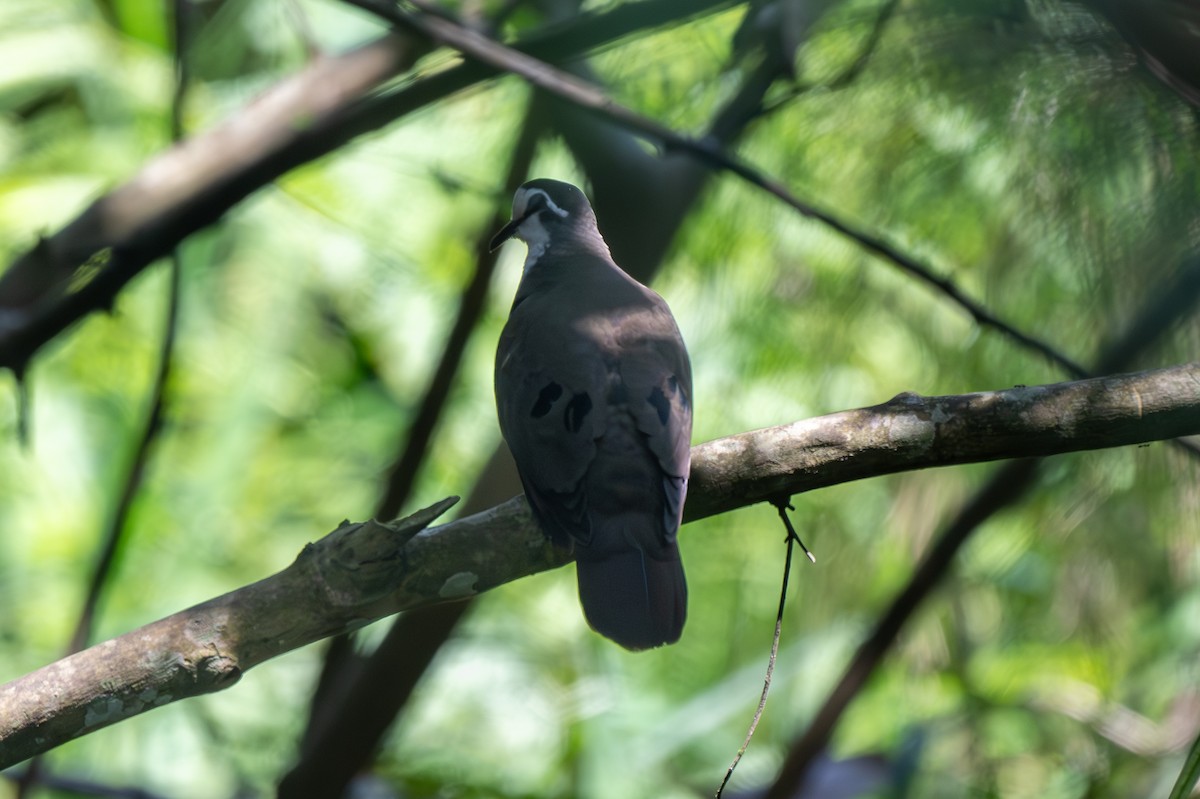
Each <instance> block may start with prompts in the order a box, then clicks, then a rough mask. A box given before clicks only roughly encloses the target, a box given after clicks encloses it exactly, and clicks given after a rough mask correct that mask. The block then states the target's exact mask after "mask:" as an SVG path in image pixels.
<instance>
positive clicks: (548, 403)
mask: <svg viewBox="0 0 1200 799" xmlns="http://www.w3.org/2000/svg"><path fill="white" fill-rule="evenodd" d="M562 393H563V388H562V386H560V385H559V384H558V383H553V382H551V383H547V384H546V386H545V387H544V388H543V389H542V390H541V391H540V392H538V398H537V402H535V403H533V409H532V410H530V411H529V415H530V416H532V417H533V418H534V419H541V418H542V417H543V416H545V415H546V414H548V413H550V408H552V407H553V406H554V402H555V401H556V400H557V399H558V398H559V397H561V396H562Z"/></svg>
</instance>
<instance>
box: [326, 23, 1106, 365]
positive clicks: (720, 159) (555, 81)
mask: <svg viewBox="0 0 1200 799" xmlns="http://www.w3.org/2000/svg"><path fill="white" fill-rule="evenodd" d="M346 2H348V3H351V4H353V5H356V6H359V7H361V8H365V9H368V10H370V11H371V12H372V13H375V14H378V15H379V16H380V17H382V18H383V19H386V20H388V21H389V22H392V23H393V24H395V25H397V26H400V27H403V28H404V29H406V30H409V31H415V32H418V33H421V34H423V35H424V36H427V37H429V38H431V39H433V40H435V41H438V42H440V43H442V44H445V45H447V46H449V47H453V48H454V49H456V50H458V51H460V52H461V53H463V54H464V55H466V56H467V57H469V58H472V59H475V60H477V61H480V62H482V63H484V64H488V65H490V66H492V67H495V68H496V69H498V70H503V71H505V72H511V73H512V74H514V75H519V76H520V77H522V78H524V79H525V80H526V81H528V82H529V83H530V84H532V85H534V86H536V87H537V88H539V89H541V90H543V91H545V92H548V93H550V94H553V95H554V96H556V97H560V98H562V99H563V100H567V101H569V102H571V103H573V104H575V105H578V106H580V107H581V108H585V109H587V110H589V111H593V112H595V113H597V114H599V115H600V116H601V117H603V118H605V119H607V120H609V121H612V122H615V123H617V124H619V125H621V126H623V127H625V128H627V129H629V130H631V131H634V132H636V133H638V134H641V135H642V136H644V137H646V138H647V139H648V140H650V141H651V142H652V143H657V144H660V145H661V146H663V147H665V148H666V149H668V150H678V151H682V152H687V153H690V154H691V155H693V156H695V157H696V158H698V159H699V160H700V161H702V162H703V163H705V164H707V165H709V166H711V167H713V168H716V169H722V170H726V171H728V172H731V173H733V174H734V175H737V176H738V177H740V178H741V179H742V180H744V181H746V182H747V183H749V184H750V185H752V186H755V187H757V188H759V189H761V190H763V191H765V192H767V193H768V194H771V195H773V196H774V197H776V198H777V199H779V200H781V201H783V202H784V203H786V204H787V205H788V206H790V207H791V208H793V209H794V210H796V211H797V212H799V213H800V214H801V215H803V216H805V217H808V218H810V219H815V220H817V221H818V222H821V223H822V224H824V225H825V226H826V227H828V228H830V229H832V230H834V231H835V232H837V233H839V234H841V235H843V236H845V237H847V238H849V239H851V240H852V241H854V242H856V243H858V244H859V245H860V246H861V247H863V248H864V249H866V250H868V251H870V252H872V253H874V254H875V255H877V256H879V257H880V258H882V259H883V260H884V261H886V262H888V263H891V264H892V265H893V266H896V267H897V268H899V269H900V270H902V271H903V272H905V273H907V274H909V275H911V276H913V277H915V278H917V279H919V280H921V281H922V282H924V283H926V284H928V285H930V286H932V287H933V288H935V289H937V290H938V291H939V292H941V293H942V294H944V295H945V296H946V297H948V298H950V299H951V300H953V301H954V302H955V303H956V304H957V305H958V306H959V307H961V308H962V309H963V310H965V311H966V312H967V313H968V314H969V315H970V316H971V318H972V319H974V320H975V322H976V323H977V324H979V325H981V326H984V327H990V328H992V329H994V330H997V331H999V332H1001V333H1003V334H1004V335H1005V336H1007V337H1009V338H1010V339H1012V340H1013V341H1015V342H1017V343H1018V344H1020V345H1021V346H1023V347H1025V348H1027V349H1030V350H1032V351H1034V352H1036V353H1038V354H1040V355H1041V356H1042V357H1044V358H1046V359H1047V360H1048V361H1050V362H1052V363H1055V364H1057V365H1058V366H1060V367H1061V368H1063V369H1064V370H1066V372H1067V373H1068V374H1070V375H1072V376H1075V377H1083V376H1086V375H1087V374H1088V372H1087V370H1085V369H1084V368H1083V367H1082V366H1080V365H1079V364H1078V363H1077V362H1075V361H1074V360H1072V359H1071V358H1069V357H1068V356H1066V355H1064V354H1063V353H1061V352H1059V351H1058V350H1057V349H1055V348H1054V347H1052V346H1051V345H1050V344H1048V343H1046V342H1044V341H1042V340H1040V339H1038V338H1037V337H1035V336H1032V335H1030V334H1028V333H1025V332H1023V331H1021V330H1019V329H1018V328H1016V327H1015V326H1014V325H1012V324H1010V323H1008V322H1006V321H1004V320H1002V319H1001V318H1000V317H999V316H997V315H996V314H994V313H992V312H991V311H989V310H988V309H987V308H985V307H984V306H983V305H982V304H981V303H979V302H977V301H976V300H974V299H972V298H971V297H969V296H968V295H967V294H966V293H965V292H964V291H963V290H962V289H960V288H959V287H958V286H957V284H955V283H954V282H953V281H951V280H949V279H948V278H946V277H943V276H941V275H938V274H937V273H936V272H934V271H933V270H932V269H930V268H929V267H927V266H925V265H924V264H922V263H920V262H919V261H917V260H916V259H915V258H913V257H912V256H910V255H908V254H906V253H903V252H901V251H900V250H898V249H897V248H895V247H893V246H892V245H891V244H889V243H888V242H886V241H885V240H884V239H883V238H881V237H879V236H876V235H874V234H871V233H867V232H866V231H864V230H862V229H860V228H858V227H856V226H854V225H852V224H850V223H849V222H846V221H845V220H843V219H841V218H839V217H837V216H835V215H834V214H833V213H831V212H829V211H827V210H824V209H822V208H819V207H818V206H816V205H815V204H813V203H809V202H805V201H802V200H800V199H799V198H797V197H796V196H795V195H793V194H792V193H791V192H790V191H789V190H788V188H787V187H786V186H784V185H783V184H782V183H780V182H779V181H776V180H773V179H771V178H768V177H767V176H766V175H764V174H763V173H762V172H760V171H759V170H758V169H756V168H755V167H753V166H751V165H750V164H748V163H746V162H744V161H742V160H740V159H738V158H736V157H734V156H733V155H730V154H729V153H727V152H725V150H724V149H723V148H722V147H720V146H719V145H717V144H715V143H713V142H711V141H708V140H697V139H692V138H690V137H687V136H684V135H682V134H679V133H677V132H675V131H674V130H672V129H670V128H668V127H666V126H665V125H662V124H660V123H658V122H656V121H654V120H652V119H650V118H649V117H646V116H643V115H642V114H639V113H637V112H636V111H634V110H632V109H630V108H627V107H625V106H623V105H621V104H620V103H618V102H617V101H616V100H614V99H612V98H611V97H609V96H608V95H607V94H606V93H605V92H604V90H603V89H601V88H600V87H598V86H596V85H594V84H591V83H588V82H586V81H584V80H581V79H579V78H577V77H576V76H574V75H572V74H570V73H569V72H565V71H563V70H561V69H558V68H556V67H554V66H552V65H550V64H547V63H546V62H544V61H539V60H538V59H537V58H534V57H532V56H530V55H527V54H525V53H523V52H521V51H519V50H515V49H513V48H511V47H507V46H505V45H503V44H501V43H499V42H497V41H494V40H492V39H489V38H487V37H486V36H484V35H482V34H480V33H477V32H476V31H473V30H471V29H469V28H466V27H464V26H462V25H460V24H458V23H456V22H453V21H451V20H448V19H445V18H444V17H441V16H438V15H435V14H432V13H428V14H409V13H407V12H405V11H402V10H400V9H399V8H396V7H395V6H393V5H391V4H389V3H387V2H385V0H346ZM409 2H411V3H412V4H413V5H415V6H417V7H418V8H422V9H424V8H432V7H431V6H429V4H427V3H426V2H425V0H409Z"/></svg>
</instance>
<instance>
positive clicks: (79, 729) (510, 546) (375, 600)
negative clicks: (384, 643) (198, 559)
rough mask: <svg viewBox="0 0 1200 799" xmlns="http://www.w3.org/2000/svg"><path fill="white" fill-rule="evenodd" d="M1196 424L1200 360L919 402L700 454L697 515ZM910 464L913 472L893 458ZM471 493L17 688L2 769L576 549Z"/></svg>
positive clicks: (344, 538) (313, 553)
mask: <svg viewBox="0 0 1200 799" xmlns="http://www.w3.org/2000/svg"><path fill="white" fill-rule="evenodd" d="M1064 419H1066V420H1069V421H1070V422H1071V424H1069V425H1064V424H1062V420H1064ZM993 430H994V431H995V435H994V436H992V435H982V436H981V435H978V432H979V431H993ZM1194 434H1200V362H1197V363H1192V364H1186V365H1183V366H1177V367H1174V368H1170V369H1160V370H1155V371H1150V372H1141V373H1138V374H1131V375H1122V376H1113V377H1105V378H1098V379H1094V380H1085V381H1079V382H1075V383H1060V384H1057V385H1050V386H1041V387H1037V388H1018V389H1011V390H1008V391H999V392H992V393H986V394H970V395H964V396H958V397H935V398H928V399H920V398H917V397H916V396H915V395H902V396H901V397H900V398H898V399H897V400H894V401H892V402H888V403H884V404H883V405H879V406H875V407H874V408H869V409H863V410H858V411H847V412H844V413H838V414H832V415H830V416H826V417H821V418H818V419H813V420H809V421H807V422H799V423H797V424H795V425H788V426H785V427H780V428H771V429H768V430H760V431H756V432H753V433H746V434H744V435H741V436H734V437H733V438H732V439H721V440H719V441H714V442H711V443H709V444H704V445H701V446H698V447H694V448H693V450H692V453H693V454H692V464H693V467H692V468H693V471H692V475H691V485H692V488H693V492H694V493H692V494H691V495H690V496H689V501H688V505H687V508H686V513H685V520H688V521H694V520H696V519H699V518H703V517H705V516H710V515H713V514H715V513H720V512H723V511H726V510H731V509H733V508H736V507H742V506H745V505H750V504H752V503H755V502H758V501H761V500H764V499H769V498H772V497H778V496H780V495H787V494H795V493H800V492H802V491H807V490H811V489H812V488H818V487H822V486H828V485H832V484H834V483H839V482H845V481H848V480H855V479H859V478H862V477H866V476H869V470H867V469H864V468H863V464H864V462H871V461H872V460H873V459H877V463H878V464H879V465H878V468H877V469H876V470H875V473H887V472H893V471H898V470H899V469H900V468H907V469H917V468H926V467H932V466H943V465H948V464H953V463H967V462H973V461H983V460H993V459H996V458H1004V457H1022V456H1041V455H1047V454H1054V453H1061V452H1069V451H1078V450H1088V449H1097V448H1102V447H1111V446H1123V445H1127V444H1133V443H1140V442H1143V441H1153V440H1161V439H1165V438H1174V437H1178V436H1181V435H1194ZM1010 442H1016V443H1010ZM810 444H811V446H809V445H810ZM892 459H895V461H896V462H903V463H904V464H905V465H904V466H902V467H896V468H892V467H891V465H890V464H892V463H893V461H892ZM454 501H455V500H453V499H451V500H444V501H443V502H441V503H439V504H437V505H435V506H433V507H431V508H428V509H426V510H424V511H420V512H418V513H416V514H414V515H413V516H411V517H409V518H408V519H405V520H403V521H401V522H398V523H393V524H389V525H384V524H380V523H378V522H373V521H372V522H364V523H359V524H350V523H344V524H343V525H342V526H340V527H339V528H338V529H337V530H335V531H334V532H332V533H331V534H329V535H328V536H326V537H325V538H323V539H322V540H321V541H319V542H317V543H316V544H311V545H309V546H308V547H306V548H305V549H304V551H303V552H301V554H300V556H299V557H298V558H297V559H296V561H295V562H294V563H293V564H292V565H291V566H290V567H288V568H287V569H284V570H283V571H282V572H280V573H278V574H276V575H274V576H272V577H269V578H267V579H265V580H262V581H260V582H258V583H255V584H253V585H250V586H247V587H245V588H242V589H239V590H236V591H233V592H231V593H229V594H226V595H225V596H223V597H219V598H217V599H214V600H210V601H209V602H205V603H203V604H201V605H197V606H196V607H194V608H191V609H189V610H185V611H182V612H181V613H177V614H175V615H174V616H170V617H168V618H166V619H163V620H161V621H158V622H154V623H152V624H150V625H147V626H146V627H143V628H141V629H139V630H135V631H133V632H130V633H127V634H125V635H123V636H121V637H119V638H116V639H113V640H111V641H108V642H105V643H103V644H99V645H97V646H94V647H92V648H90V649H87V650H85V651H83V652H80V653H78V654H76V655H72V656H71V657H69V658H66V659H64V660H61V661H58V662H57V663H53V664H50V665H49V666H46V667H45V668H43V669H41V670H39V671H36V672H33V673H32V674H29V675H27V676H25V677H22V678H20V679H18V680H15V681H14V682H11V683H9V684H8V685H5V686H0V744H2V745H0V768H5V767H7V766H10V765H13V764H15V763H17V762H20V761H22V760H24V759H26V758H28V757H32V756H33V755H36V754H38V753H39V752H42V751H46V750H47V749H50V748H52V747H53V746H56V745H58V744H60V743H63V742H65V741H67V740H71V739H73V738H76V737H79V736H81V735H85V734H87V733H89V732H92V731H94V730H96V729H99V728H101V727H104V726H107V725H109V724H112V723H115V722H117V721H121V720H123V719H125V718H129V717H131V716H134V715H137V714H139V713H142V712H145V711H146V710H149V709H151V708H153V707H157V706H159V705H162V704H166V703H168V702H172V701H175V700H177V699H182V698H185V697H189V696H197V695H200V694H204V693H210V692H213V691H217V690H221V689H223V688H227V687H229V686H231V685H232V684H234V683H235V682H237V680H238V679H239V678H240V676H241V674H242V672H244V671H246V670H247V669H249V668H252V667H254V666H255V665H257V664H259V663H262V662H263V661H265V660H267V659H269V658H272V657H275V656H277V655H280V654H282V653H283V652H286V651H290V650H291V649H294V648H296V647H299V646H303V645H304V644H307V643H311V642H312V641H315V640H318V639H320V638H323V637H327V636H330V635H334V634H336V633H339V632H345V631H347V630H350V629H356V628H358V627H361V626H362V625H364V624H366V623H368V622H369V621H372V620H374V619H378V618H382V617H383V616H386V615H390V614H393V613H396V612H399V611H401V610H404V609H407V608H413V607H418V606H422V605H429V604H432V603H437V602H446V601H450V600H455V599H461V598H464V597H469V596H473V595H475V594H477V593H479V592H481V591H486V590H489V589H491V588H494V587H496V586H498V585H502V584H504V583H506V582H510V581H512V580H515V579H518V578H520V577H523V576H526V575H529V574H533V573H536V572H539V571H544V570H546V569H550V568H554V567H557V566H561V565H563V564H564V563H567V562H568V561H569V560H570V556H569V554H568V553H566V552H564V551H562V550H558V549H555V548H554V547H552V546H551V545H550V544H549V543H548V542H547V541H546V540H545V537H544V536H543V535H542V534H541V532H540V531H539V530H538V528H537V527H536V525H535V524H534V523H533V520H532V518H531V517H530V515H529V510H528V507H527V506H526V505H525V502H524V499H523V498H521V497H515V498H513V499H512V500H509V501H508V502H506V503H504V504H502V505H499V506H497V507H494V508H491V509H489V510H486V511H484V512H482V513H478V514H475V515H473V516H469V517H467V518H465V519H460V520H458V521H455V522H451V523H449V524H446V525H442V526H440V527H437V528H433V529H429V530H426V529H425V528H426V526H427V525H428V524H430V523H431V522H432V521H433V520H434V519H435V518H437V516H439V515H441V514H442V513H443V512H444V511H445V510H447V509H448V508H449V507H450V506H451V505H453V504H454Z"/></svg>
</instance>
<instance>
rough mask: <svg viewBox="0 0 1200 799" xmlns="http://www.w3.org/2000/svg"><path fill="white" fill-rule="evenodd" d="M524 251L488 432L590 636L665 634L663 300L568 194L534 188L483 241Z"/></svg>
mask: <svg viewBox="0 0 1200 799" xmlns="http://www.w3.org/2000/svg"><path fill="white" fill-rule="evenodd" d="M513 237H516V238H517V239H519V240H521V241H523V242H525V244H526V245H527V247H528V254H527V256H526V259H525V264H524V270H523V272H522V276H521V281H520V283H519V285H518V287H517V292H516V296H515V297H514V299H513V303H512V307H511V309H510V311H509V316H508V321H507V323H506V324H505V326H504V329H503V331H502V332H501V334H500V340H499V344H498V346H497V348H496V368H495V391H496V411H497V417H498V419H499V422H500V431H501V433H502V435H503V436H504V440H505V441H506V442H507V443H508V447H509V449H510V451H511V452H512V455H513V460H514V461H515V462H516V465H517V472H518V473H519V475H520V478H521V484H522V486H523V488H524V490H525V496H526V498H527V500H528V502H529V507H530V509H531V511H532V513H533V516H534V519H535V520H536V522H537V523H538V525H539V526H540V528H541V529H542V531H543V532H544V533H545V535H546V536H547V537H548V538H549V539H550V540H551V541H552V542H553V543H554V544H555V545H557V546H559V547H563V548H567V549H572V550H573V551H574V554H575V561H576V575H577V581H578V586H579V600H580V604H581V605H582V607H583V613H584V617H585V618H586V619H587V622H588V624H589V625H590V626H591V627H592V629H594V630H595V631H596V632H598V633H600V634H601V635H603V636H605V637H606V638H609V639H611V640H612V641H615V642H616V643H618V644H620V645H621V646H623V647H625V648H626V649H629V650H633V651H639V650H645V649H652V648H655V647H658V646H662V645H664V644H672V643H675V642H676V641H678V640H679V638H680V635H681V634H682V632H683V626H684V622H685V620H686V618H687V581H686V579H685V577H684V571H683V562H682V560H681V559H680V555H679V546H678V543H677V535H678V532H679V526H680V524H681V522H682V518H683V506H684V501H685V499H686V497H687V485H688V472H689V469H690V465H691V436H692V367H691V362H690V360H689V358H688V353H687V348H686V346H685V345H684V341H683V336H682V335H681V334H680V332H679V327H678V325H677V324H676V322H675V318H674V316H673V315H672V314H671V310H670V308H669V307H668V306H667V303H666V302H665V301H664V300H663V298H662V297H660V296H659V295H658V294H657V293H656V292H654V291H653V290H651V289H649V288H647V287H646V286H643V285H642V284H641V283H639V282H638V281H637V280H635V279H634V278H632V277H630V276H629V275H628V274H627V273H626V272H625V271H624V270H622V269H621V268H620V267H619V266H617V264H616V262H615V261H614V260H613V258H612V255H611V253H610V252H609V249H608V245H607V244H606V243H605V241H604V238H603V237H602V236H601V234H600V230H599V228H598V226H597V222H596V215H595V213H594V212H593V211H592V207H591V204H590V203H589V202H588V199H587V197H586V196H585V195H584V193H583V192H582V191H581V190H580V189H578V188H576V187H575V186H573V185H571V184H570V183H564V182H562V181H557V180H550V179H546V178H539V179H536V180H531V181H529V182H527V183H525V184H523V185H522V186H521V187H520V188H518V189H517V191H516V194H515V195H514V197H513V208H512V220H511V221H510V222H509V223H508V224H506V225H505V226H504V227H503V228H502V229H501V230H500V231H499V232H498V233H497V234H496V235H495V237H494V238H493V239H492V241H491V248H492V250H495V249H497V248H498V247H500V246H501V245H502V244H503V243H504V242H505V241H507V240H509V239H510V238H513Z"/></svg>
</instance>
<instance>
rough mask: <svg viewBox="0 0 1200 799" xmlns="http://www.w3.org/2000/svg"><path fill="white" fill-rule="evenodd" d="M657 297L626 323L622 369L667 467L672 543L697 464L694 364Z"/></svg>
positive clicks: (638, 415) (639, 418)
mask: <svg viewBox="0 0 1200 799" xmlns="http://www.w3.org/2000/svg"><path fill="white" fill-rule="evenodd" d="M647 293H649V294H652V293H651V292H649V290H647ZM652 297H653V299H654V300H655V302H654V303H653V304H652V305H651V306H650V307H648V308H647V309H646V310H645V311H643V312H641V313H638V314H635V315H633V316H631V317H629V318H628V319H627V320H626V321H625V323H624V324H623V325H622V327H623V329H622V330H621V332H620V334H619V338H620V340H621V342H622V347H621V353H622V354H621V359H620V367H619V368H620V375H621V380H622V382H623V383H624V386H625V390H626V395H627V397H628V402H629V409H630V411H631V413H632V414H633V417H634V421H635V423H636V425H637V428H638V430H640V431H641V432H642V433H643V434H644V435H645V436H646V442H647V445H648V446H649V448H650V451H651V453H653V455H654V457H655V458H656V459H657V460H658V465H659V467H660V468H661V469H662V474H663V494H664V498H665V500H666V504H665V506H664V508H663V534H664V537H665V539H666V541H668V542H670V541H674V539H675V534H676V533H677V532H678V530H679V524H680V521H681V519H682V516H683V503H684V500H685V498H686V496H687V479H688V472H689V470H690V466H691V438H692V368H691V364H690V362H689V361H688V356H687V350H686V349H684V346H683V338H682V336H681V335H680V333H679V328H678V327H677V326H676V325H675V320H674V319H673V318H672V317H671V313H670V311H669V310H668V309H667V306H666V303H665V302H663V301H662V299H661V298H659V297H658V295H656V294H652Z"/></svg>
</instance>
